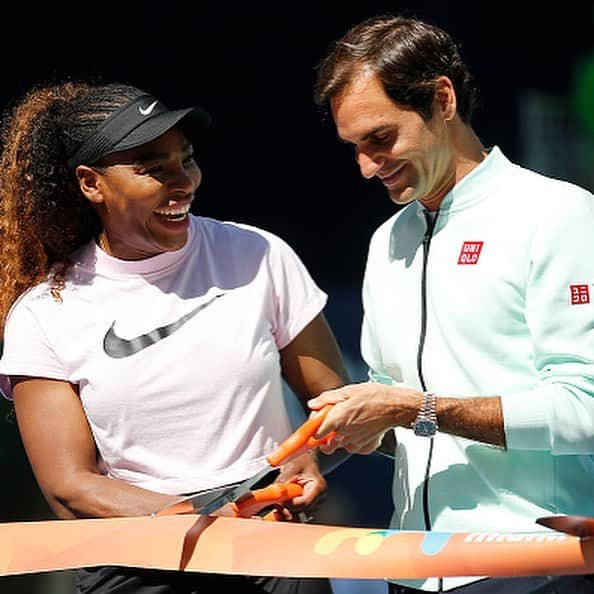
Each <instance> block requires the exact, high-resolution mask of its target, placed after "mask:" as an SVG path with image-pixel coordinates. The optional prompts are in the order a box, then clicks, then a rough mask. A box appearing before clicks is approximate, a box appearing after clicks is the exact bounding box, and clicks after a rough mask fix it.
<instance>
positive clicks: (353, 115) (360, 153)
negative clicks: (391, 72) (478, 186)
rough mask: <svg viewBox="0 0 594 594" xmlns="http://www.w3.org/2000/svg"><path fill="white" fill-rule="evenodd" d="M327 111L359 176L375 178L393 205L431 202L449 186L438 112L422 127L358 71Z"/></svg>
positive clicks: (450, 169) (450, 167) (448, 149)
mask: <svg viewBox="0 0 594 594" xmlns="http://www.w3.org/2000/svg"><path fill="white" fill-rule="evenodd" d="M331 109H332V115H333V117H334V122H335V124H336V129H337V132H338V136H339V137H340V138H341V139H342V140H343V141H344V142H347V143H349V144H352V145H353V146H354V147H355V154H356V159H357V163H358V164H359V168H360V169H361V174H362V175H363V177H365V178H367V179H370V178H372V177H374V176H377V177H379V178H380V179H381V181H382V183H383V184H384V186H385V187H386V189H387V190H388V194H389V196H390V198H391V199H392V200H393V201H394V202H395V203H396V204H407V203H409V202H412V201H413V200H421V201H423V202H431V199H432V198H435V197H436V196H439V197H443V195H445V193H446V192H447V191H448V190H449V189H450V188H451V187H452V185H453V183H454V177H455V162H454V151H453V144H452V140H451V138H450V136H449V134H448V129H447V126H446V124H445V120H444V118H443V117H442V116H441V111H440V109H439V108H438V107H435V108H434V112H433V117H432V118H431V120H430V121H429V122H425V120H423V118H422V117H421V116H420V115H419V114H418V113H417V112H415V111H413V110H412V109H410V108H408V107H406V106H403V105H398V104H396V103H394V101H393V100H392V99H390V98H389V97H388V96H387V95H386V93H385V91H384V89H383V87H382V85H381V83H380V81H379V80H378V78H377V77H376V76H375V75H373V74H371V73H368V72H362V73H361V74H360V75H359V76H358V77H357V78H356V79H355V80H354V81H353V82H352V83H351V84H350V85H349V86H348V87H347V88H346V90H345V91H344V92H343V93H342V94H341V95H339V96H337V97H335V98H334V99H333V100H332V102H331Z"/></svg>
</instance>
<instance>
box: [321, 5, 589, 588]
mask: <svg viewBox="0 0 594 594" xmlns="http://www.w3.org/2000/svg"><path fill="white" fill-rule="evenodd" d="M317 100H318V102H319V103H320V104H327V105H329V107H330V110H331V113H332V116H333V119H334V122H335V124H336V128H337V132H338V135H339V137H340V138H341V139H342V140H343V141H344V142H347V143H349V144H351V145H352V146H353V148H354V150H355V155H356V160H357V162H358V164H359V167H360V169H361V173H362V175H363V176H364V177H366V178H372V177H378V178H379V179H380V180H381V182H382V183H383V184H384V185H385V187H386V189H387V191H388V194H389V196H390V198H391V199H392V200H393V201H394V202H395V203H396V204H397V205H399V206H401V207H402V208H401V209H400V210H399V211H398V212H397V213H396V214H395V215H394V216H393V217H391V218H390V219H389V220H388V221H386V222H385V223H384V224H383V225H381V226H380V227H379V229H378V230H377V231H376V232H375V234H374V236H373V238H372V240H371V244H370V247H369V254H368V261H367V266H366V272H365V279H364V286H363V304H364V322H363V329H362V338H361V343H362V353H363V357H364V359H365V361H366V362H367V364H368V365H369V377H370V382H367V383H362V384H358V385H351V386H346V387H344V388H340V389H338V390H332V391H329V392H325V393H323V394H322V395H320V396H319V397H318V398H315V399H314V400H312V401H310V406H311V408H312V409H314V410H315V409H319V408H321V407H323V406H325V405H326V404H328V403H335V406H334V407H333V409H332V411H331V412H330V413H329V415H328V417H327V419H326V421H325V423H324V424H323V425H322V427H321V428H320V431H319V436H321V435H324V434H326V433H328V432H329V431H331V430H335V431H337V432H338V436H337V438H336V439H335V440H334V441H333V442H332V444H331V445H330V446H328V447H327V448H326V451H327V452H330V451H333V450H334V449H335V448H337V447H344V448H345V449H347V450H348V451H350V452H357V453H369V452H371V451H373V450H374V449H375V448H376V447H377V446H378V444H379V442H380V440H381V438H382V436H383V434H384V433H385V432H386V431H387V430H389V429H390V428H392V427H395V428H396V429H395V431H396V437H397V441H398V445H397V447H396V451H395V465H396V466H395V473H394V485H393V494H394V505H395V510H394V515H393V522H392V526H393V527H394V528H399V529H410V530H422V529H424V530H437V531H481V532H485V531H487V532H501V531H532V530H536V529H538V528H539V527H538V526H537V525H535V523H534V520H535V519H536V518H538V517H540V516H547V515H551V514H558V513H561V514H579V515H594V497H592V484H594V457H593V455H594V398H593V397H594V294H593V291H594V257H593V256H594V200H593V197H592V195H591V194H590V193H588V192H586V191H585V190H583V189H581V188H578V187H576V186H574V185H571V184H568V183H565V182H561V181H556V180H552V179H548V178H546V177H544V176H541V175H538V174H536V173H533V172H530V171H527V170H525V169H523V168H521V167H519V166H517V165H514V164H512V163H511V162H510V161H508V159H507V158H506V157H505V156H504V155H503V153H502V151H501V150H500V149H499V148H498V147H496V146H495V147H493V148H491V149H490V150H488V149H487V148H485V147H484V146H483V145H482V143H481V141H480V140H479V138H478V137H477V135H476V134H475V132H474V131H473V129H472V126H471V123H470V121H471V115H472V108H473V103H474V93H473V88H472V86H471V82H470V75H469V73H468V70H467V68H466V66H465V65H464V63H463V62H462V60H461V58H460V55H459V53H458V51H457V48H456V46H455V44H454V43H453V42H452V40H451V39H450V37H449V36H448V34H447V33H445V32H444V31H442V30H441V29H439V28H436V27H434V26H430V25H428V24H426V23H423V22H421V21H418V20H411V19H405V18H399V17H378V18H374V19H370V20H367V21H365V22H363V23H361V24H359V25H357V26H355V27H354V28H352V29H351V30H350V31H349V32H348V33H347V34H346V35H345V36H344V37H343V38H342V39H341V40H339V41H338V42H337V44H336V45H335V47H334V49H332V51H331V52H330V54H329V55H328V56H327V57H326V58H325V60H324V61H323V62H322V63H321V65H320V68H319V71H318V85H317ZM473 581H474V582H476V583H475V584H470V582H473ZM404 584H407V585H404ZM468 584H470V585H468ZM407 586H408V587H407ZM413 586H414V588H420V589H423V590H431V591H446V590H451V589H452V588H454V589H458V588H460V590H459V591H460V592H464V594H466V593H468V594H470V593H471V592H472V593H474V592H505V593H506V594H509V593H511V592H534V591H536V589H538V592H552V591H555V592H557V591H558V592H572V593H575V592H581V591H594V587H593V585H592V583H591V582H590V581H589V579H588V578H586V577H581V576H578V577H557V578H546V577H542V578H540V577H535V578H525V579H517V580H507V579H499V580H482V581H477V578H472V577H466V578H464V577H461V578H446V579H443V580H441V579H429V580H426V581H417V582H404V581H403V584H401V585H394V584H392V585H391V589H392V590H391V591H392V592H397V593H400V592H411V591H413V592H414V591H416V590H415V589H412V587H413ZM543 588H544V589H543ZM582 588H583V589H582Z"/></svg>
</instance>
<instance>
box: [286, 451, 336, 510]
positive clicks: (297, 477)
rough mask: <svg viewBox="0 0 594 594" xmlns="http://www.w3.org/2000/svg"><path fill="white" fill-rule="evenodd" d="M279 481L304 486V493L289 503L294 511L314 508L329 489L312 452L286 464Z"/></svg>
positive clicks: (288, 505)
mask: <svg viewBox="0 0 594 594" xmlns="http://www.w3.org/2000/svg"><path fill="white" fill-rule="evenodd" d="M277 482H279V483H291V482H293V483H297V484H299V485H301V487H302V488H303V494H302V495H300V496H299V497H295V498H294V499H293V500H292V501H291V502H290V503H288V504H287V507H288V508H290V509H291V510H293V511H302V510H311V509H313V508H314V507H316V506H317V505H319V504H320V503H321V502H322V501H323V500H324V497H325V494H326V491H327V490H328V483H327V482H326V479H325V478H324V477H323V476H322V473H321V472H320V469H319V467H318V462H317V459H316V455H315V454H314V453H312V452H307V453H305V454H301V456H298V457H297V458H294V459H293V460H291V461H290V462H287V463H286V464H284V465H283V466H282V468H281V472H280V474H279V476H278V478H277Z"/></svg>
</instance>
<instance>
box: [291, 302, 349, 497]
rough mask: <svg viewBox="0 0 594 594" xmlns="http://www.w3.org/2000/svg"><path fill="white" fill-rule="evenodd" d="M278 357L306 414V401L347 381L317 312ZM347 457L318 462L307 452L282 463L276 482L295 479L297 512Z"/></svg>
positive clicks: (342, 454) (321, 490)
mask: <svg viewBox="0 0 594 594" xmlns="http://www.w3.org/2000/svg"><path fill="white" fill-rule="evenodd" d="M280 357H281V367H282V373H283V377H284V378H285V380H286V381H287V383H288V384H289V386H291V388H292V389H293V391H294V392H295V394H296V395H297V397H298V398H299V400H300V402H301V404H302V406H303V408H304V410H305V411H306V413H307V414H309V409H308V408H307V404H306V403H307V401H308V399H309V398H311V397H312V396H316V395H318V394H320V393H321V392H324V391H325V390H329V389H333V388H337V387H339V386H342V385H344V384H346V383H348V382H349V376H348V373H347V371H346V369H345V366H344V362H343V359H342V355H341V353H340V350H339V348H338V345H337V343H336V340H335V338H334V335H333V334H332V331H331V330H330V327H329V326H328V324H327V322H326V319H325V317H324V315H323V314H321V313H320V314H319V315H317V316H316V317H315V318H314V319H313V320H312V321H311V322H310V323H309V324H308V325H307V326H306V327H305V328H304V329H303V330H302V331H301V332H300V333H299V334H298V335H297V336H296V337H295V339H293V340H292V341H291V342H290V343H289V344H288V345H287V346H286V347H285V348H284V349H282V350H281V353H280ZM348 457H349V454H348V453H347V452H346V451H345V450H339V451H337V452H336V453H335V454H334V455H333V456H323V457H322V458H321V463H318V458H317V453H316V452H311V453H308V454H304V455H303V456H300V457H299V458H297V459H296V460H294V461H292V462H289V463H288V464H285V465H284V466H283V469H282V473H281V475H280V477H279V480H281V481H287V480H297V482H299V483H301V485H302V486H303V489H304V492H303V496H302V497H297V498H295V499H294V500H293V505H294V506H295V507H296V508H297V509H299V508H301V507H307V506H310V505H311V504H312V503H314V501H315V500H316V499H317V498H318V497H319V496H321V495H322V494H323V493H324V492H325V490H326V488H327V485H326V481H325V479H324V477H323V476H322V474H327V473H328V472H330V471H331V470H333V469H334V468H336V466H338V465H339V464H341V463H342V462H344V460H346V459H347V458H348Z"/></svg>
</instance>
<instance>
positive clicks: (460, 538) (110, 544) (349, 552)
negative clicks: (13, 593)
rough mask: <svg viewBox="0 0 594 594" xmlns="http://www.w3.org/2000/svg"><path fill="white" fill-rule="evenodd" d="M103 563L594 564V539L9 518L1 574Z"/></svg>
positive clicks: (389, 571)
mask: <svg viewBox="0 0 594 594" xmlns="http://www.w3.org/2000/svg"><path fill="white" fill-rule="evenodd" d="M96 565H126V566H136V567H147V568H160V569H183V570H186V571H201V572H216V573H228V574H249V575H268V576H294V577H319V576H327V577H335V578H355V579H357V578H373V579H381V578H388V579H396V578H402V579H403V578H411V579H414V578H425V577H445V576H460V575H463V576H471V575H475V576H492V577H495V576H527V575H561V574H580V573H593V572H594V540H593V539H590V538H577V537H574V536H569V535H567V534H562V533H558V532H553V531H548V530H547V531H540V532H536V531H535V532H533V533H460V532H453V533H437V532H436V533H432V532H408V531H392V530H374V529H369V528H347V527H338V526H325V525H311V524H297V523H288V522H263V521H258V520H254V519H243V518H228V517H216V518H215V517H203V516H196V515H193V514H187V515H178V516H162V517H154V518H150V517H140V518H116V519H89V520H55V521H45V522H25V523H5V524H0V575H12V574H20V573H31V572H43V571H54V570H63V569H73V568H77V567H88V566H96Z"/></svg>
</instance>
